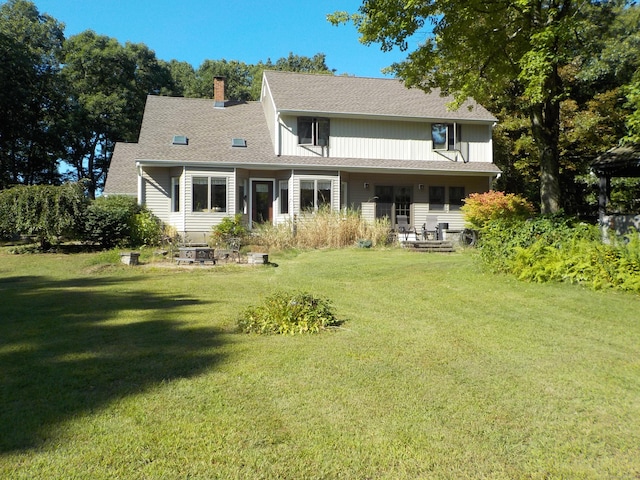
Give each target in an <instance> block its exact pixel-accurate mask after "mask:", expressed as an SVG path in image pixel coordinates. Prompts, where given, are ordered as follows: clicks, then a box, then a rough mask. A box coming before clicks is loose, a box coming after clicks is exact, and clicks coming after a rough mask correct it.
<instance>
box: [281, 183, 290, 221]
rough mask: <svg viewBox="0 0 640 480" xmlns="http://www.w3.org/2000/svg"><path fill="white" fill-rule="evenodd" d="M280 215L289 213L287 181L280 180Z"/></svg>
mask: <svg viewBox="0 0 640 480" xmlns="http://www.w3.org/2000/svg"><path fill="white" fill-rule="evenodd" d="M279 187H280V195H279V198H280V213H282V214H285V213H289V181H288V180H280V183H279Z"/></svg>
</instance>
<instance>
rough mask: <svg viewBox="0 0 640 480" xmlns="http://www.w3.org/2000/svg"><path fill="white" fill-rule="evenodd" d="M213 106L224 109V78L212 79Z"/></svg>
mask: <svg viewBox="0 0 640 480" xmlns="http://www.w3.org/2000/svg"><path fill="white" fill-rule="evenodd" d="M213 106H214V107H216V108H224V77H213Z"/></svg>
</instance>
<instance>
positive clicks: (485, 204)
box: [461, 190, 534, 230]
mask: <svg viewBox="0 0 640 480" xmlns="http://www.w3.org/2000/svg"><path fill="white" fill-rule="evenodd" d="M461 210H462V213H463V214H464V218H465V221H466V222H467V224H468V226H469V227H470V228H473V229H476V230H481V229H482V227H483V226H484V225H485V224H486V223H487V222H488V221H489V220H497V219H503V220H525V219H527V218H529V217H530V216H531V215H532V214H533V212H534V208H533V205H532V204H531V203H530V202H529V201H528V200H527V199H525V198H523V197H521V196H519V195H516V194H514V193H504V192H498V191H494V190H489V191H488V192H485V193H472V194H470V195H469V196H468V197H467V198H465V199H464V205H463V206H462V208H461Z"/></svg>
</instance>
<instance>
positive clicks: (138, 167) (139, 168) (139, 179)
mask: <svg viewBox="0 0 640 480" xmlns="http://www.w3.org/2000/svg"><path fill="white" fill-rule="evenodd" d="M136 170H137V172H138V205H142V200H143V192H142V185H143V183H142V182H143V178H142V165H140V162H136Z"/></svg>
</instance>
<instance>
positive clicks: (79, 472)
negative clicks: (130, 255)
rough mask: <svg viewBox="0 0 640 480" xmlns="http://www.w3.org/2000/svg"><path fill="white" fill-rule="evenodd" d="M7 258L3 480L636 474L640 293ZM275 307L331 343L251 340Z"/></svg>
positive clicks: (357, 269)
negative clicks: (317, 318)
mask: <svg viewBox="0 0 640 480" xmlns="http://www.w3.org/2000/svg"><path fill="white" fill-rule="evenodd" d="M99 258H101V257H99V256H96V255H21V256H9V255H2V254H0V382H1V383H0V402H1V405H0V406H1V409H0V478H11V479H20V478H24V479H27V478H28V479H33V478H61V479H62V478H64V479H67V478H91V479H101V478H125V479H128V478H140V479H142V478H144V479H151V478H169V479H171V478H207V479H209V478H224V479H230V478H231V479H233V478H238V479H258V478H265V479H272V478H283V479H300V478H306V479H320V478H326V479H365V478H369V479H377V478H388V479H414V478H491V479H494V478H495V479H500V478H505V479H514V478H533V479H535V478H594V479H596V478H597V479H601V478H616V479H617V478H638V476H640V297H638V296H633V295H629V294H621V293H615V292H609V291H604V292H593V291H590V290H586V289H583V288H581V287H578V286H570V285H557V284H550V285H537V284H527V283H522V282H518V281H515V280H513V279H512V278H510V277H504V276H495V275H492V274H488V273H484V272H483V271H481V270H480V269H479V268H478V267H477V266H476V264H475V263H474V261H473V259H472V255H470V254H468V253H456V254H451V255H440V254H417V253H412V252H408V251H404V250H400V249H391V250H366V249H344V250H335V251H311V252H304V253H299V254H295V253H288V254H282V255H272V256H271V258H270V259H271V260H272V261H273V262H275V263H277V264H278V265H277V266H265V267H262V266H260V267H246V266H244V267H238V266H228V267H227V266H218V267H215V268H198V267H196V268H190V269H189V268H185V269H180V270H175V269H167V268H153V267H151V268H150V267H149V266H140V267H127V266H124V265H112V266H101V265H100V264H99V262H98V263H97V262H96V259H99ZM277 289H285V290H305V291H310V292H313V293H315V294H317V295H321V296H324V297H327V298H329V299H331V300H332V301H333V304H334V307H335V312H336V313H337V315H338V317H339V318H340V319H341V320H343V321H344V323H343V324H342V326H341V328H340V329H337V330H335V331H331V332H324V333H322V334H319V335H308V336H295V337H279V336H270V337H261V336H257V335H245V334H239V333H236V332H235V320H236V317H237V315H238V314H239V313H240V312H241V311H242V310H243V309H244V308H245V307H247V306H249V305H255V304H257V303H259V302H260V300H261V299H262V298H263V297H264V296H266V295H269V294H271V293H272V292H273V291H275V290H277Z"/></svg>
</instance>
